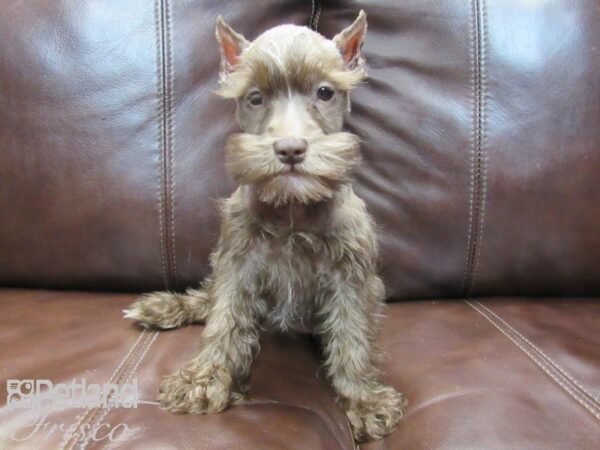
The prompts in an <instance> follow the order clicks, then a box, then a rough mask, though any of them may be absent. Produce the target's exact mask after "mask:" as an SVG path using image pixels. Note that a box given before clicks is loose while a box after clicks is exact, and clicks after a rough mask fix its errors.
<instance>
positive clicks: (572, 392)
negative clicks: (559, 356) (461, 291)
mask: <svg viewBox="0 0 600 450" xmlns="http://www.w3.org/2000/svg"><path fill="white" fill-rule="evenodd" d="M464 302H465V303H466V304H467V305H469V306H470V307H471V308H473V309H474V310H475V311H477V312H478V313H479V314H480V315H481V316H482V317H484V318H485V319H486V320H487V321H488V322H490V323H491V324H492V325H493V326H494V327H495V328H496V329H498V330H499V331H500V332H501V333H502V334H504V336H506V337H507V338H508V339H509V340H510V341H511V342H512V343H513V344H515V345H516V346H517V347H518V348H519V349H521V351H522V352H523V353H525V354H526V355H527V356H528V357H529V359H531V360H532V361H533V362H534V363H535V364H536V365H537V366H538V367H539V368H540V369H542V371H544V372H545V373H546V375H548V376H549V377H550V378H551V379H552V380H554V382H555V383H556V384H558V385H559V386H560V387H562V388H563V390H564V391H565V392H566V393H567V394H568V395H569V396H570V397H571V398H572V399H574V400H575V401H576V402H577V403H579V404H580V405H581V406H583V407H584V408H585V409H586V410H587V411H588V412H590V413H591V414H592V415H593V416H594V417H595V418H596V419H599V420H600V412H599V411H596V409H597V408H596V407H595V405H594V404H593V403H590V401H589V400H588V399H586V398H585V397H583V396H581V394H579V393H577V391H576V390H575V389H574V388H573V387H570V386H569V385H568V383H566V382H565V381H564V380H561V379H560V374H557V373H556V372H557V371H556V369H555V368H553V367H552V366H550V367H547V364H544V362H543V360H542V361H540V358H539V357H536V356H535V355H533V354H532V353H531V351H530V350H528V349H527V348H526V347H525V346H524V345H523V344H522V343H520V342H519V341H518V340H517V339H515V338H514V337H513V336H511V335H510V334H509V333H508V332H507V331H506V330H505V329H503V328H502V327H501V326H500V325H499V324H498V323H496V321H494V320H493V319H492V318H490V317H489V316H488V315H487V314H485V313H484V312H483V311H481V310H480V309H479V308H477V306H475V304H474V303H472V302H471V301H469V300H464ZM553 372H554V373H553Z"/></svg>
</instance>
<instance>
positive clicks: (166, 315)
mask: <svg viewBox="0 0 600 450" xmlns="http://www.w3.org/2000/svg"><path fill="white" fill-rule="evenodd" d="M123 313H124V317H125V318H126V319H134V320H136V321H137V322H139V324H140V325H142V326H143V327H145V328H150V329H154V328H158V329H161V330H167V329H169V328H177V327H180V326H181V325H183V324H185V323H186V322H187V321H188V313H187V311H186V310H185V308H184V307H183V306H182V304H181V302H180V301H178V297H177V294H172V293H170V292H153V293H151V294H146V295H144V296H142V297H141V298H140V299H139V300H138V301H137V302H135V303H134V304H133V305H131V306H130V307H129V309H126V310H123Z"/></svg>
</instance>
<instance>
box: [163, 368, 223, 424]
mask: <svg viewBox="0 0 600 450" xmlns="http://www.w3.org/2000/svg"><path fill="white" fill-rule="evenodd" d="M231 385H232V378H231V375H230V374H229V372H227V371H226V370H224V369H222V368H218V367H214V366H208V367H206V368H200V369H199V370H194V369H193V368H184V369H182V370H180V371H178V372H176V373H174V374H172V375H169V376H167V377H165V378H164V379H163V381H162V383H161V385H160V389H159V396H158V399H159V401H160V403H161V405H162V407H163V408H165V409H166V410H168V411H170V412H173V413H189V414H213V413H218V412H220V411H223V410H224V409H225V408H227V405H228V404H229V403H230V401H231V398H232V392H231Z"/></svg>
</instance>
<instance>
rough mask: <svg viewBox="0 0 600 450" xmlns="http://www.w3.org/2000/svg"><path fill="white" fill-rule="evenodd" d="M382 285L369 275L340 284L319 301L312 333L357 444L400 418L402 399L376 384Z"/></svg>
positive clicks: (378, 435)
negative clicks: (360, 283) (363, 279)
mask: <svg viewBox="0 0 600 450" xmlns="http://www.w3.org/2000/svg"><path fill="white" fill-rule="evenodd" d="M383 292H384V290H383V285H382V283H381V280H380V279H379V278H377V277H376V276H372V277H371V278H370V279H369V280H368V281H367V283H366V284H365V285H363V286H358V284H355V283H353V282H350V281H343V282H340V283H337V284H336V285H334V286H330V287H329V289H326V290H324V295H323V296H322V297H321V299H320V301H319V309H318V319H319V320H318V326H317V331H318V333H319V335H320V337H321V340H322V346H323V353H324V357H325V368H326V371H327V376H328V378H329V380H330V381H331V384H332V386H333V389H334V390H335V392H336V394H337V401H338V403H339V404H340V406H341V407H342V408H343V409H344V410H345V412H346V415H347V416H348V419H349V421H350V424H351V426H352V431H353V433H354V437H355V439H356V440H358V441H363V440H369V439H379V438H381V437H382V436H384V435H386V434H388V433H390V432H391V431H392V430H393V429H394V427H395V426H396V424H397V422H398V420H399V419H400V417H401V415H402V396H401V394H400V393H398V392H397V391H396V390H395V389H394V388H392V387H390V386H386V385H384V384H382V383H381V382H380V381H379V377H380V371H379V364H380V352H379V350H378V349H377V347H376V342H375V340H376V336H377V331H378V330H377V327H378V322H379V321H378V313H379V311H380V310H381V307H382V306H383V295H384V293H383Z"/></svg>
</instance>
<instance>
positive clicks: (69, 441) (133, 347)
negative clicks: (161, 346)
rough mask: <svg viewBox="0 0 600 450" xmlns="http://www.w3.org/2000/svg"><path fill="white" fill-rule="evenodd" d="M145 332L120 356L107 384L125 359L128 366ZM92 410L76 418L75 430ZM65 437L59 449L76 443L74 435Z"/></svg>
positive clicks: (88, 419) (70, 447)
mask: <svg viewBox="0 0 600 450" xmlns="http://www.w3.org/2000/svg"><path fill="white" fill-rule="evenodd" d="M145 334H146V330H142V332H141V333H140V334H139V336H138V338H137V339H136V340H135V341H134V343H133V344H132V345H131V347H129V351H128V352H127V353H126V354H125V356H123V358H121V361H120V362H119V364H118V365H117V367H116V368H115V370H114V371H113V373H112V374H111V375H110V377H109V378H108V381H107V384H110V383H112V382H113V381H114V378H115V376H117V373H119V371H120V370H121V368H122V367H123V365H124V364H125V362H126V361H127V367H128V366H129V358H130V356H131V355H132V354H133V352H134V350H136V351H137V348H138V346H139V343H140V342H141V341H142V338H143V337H144V335H145ZM118 378H120V374H119V376H117V379H118ZM92 411H94V408H87V409H86V410H85V411H84V412H83V413H82V415H81V416H80V417H79V419H77V422H76V423H75V429H76V430H77V428H78V427H80V426H81V425H82V424H84V423H89V421H90V420H91V418H87V417H86V416H87V415H88V414H89V413H90V412H92ZM65 437H66V435H65ZM65 437H63V440H62V442H61V445H60V449H61V450H64V449H66V448H67V445H68V448H69V449H72V448H73V446H74V445H75V444H76V443H77V439H75V437H74V436H70V437H68V438H66V439H65ZM74 439H75V440H74ZM73 440H74V441H73Z"/></svg>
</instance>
